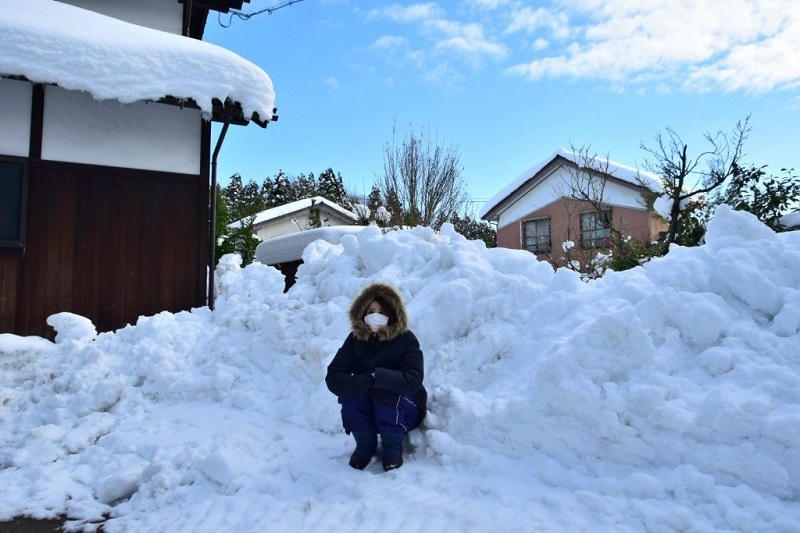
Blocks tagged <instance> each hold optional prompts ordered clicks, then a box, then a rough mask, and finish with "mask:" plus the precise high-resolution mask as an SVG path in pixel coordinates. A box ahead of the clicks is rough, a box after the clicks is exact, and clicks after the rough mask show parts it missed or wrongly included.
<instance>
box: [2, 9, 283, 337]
mask: <svg viewBox="0 0 800 533" xmlns="http://www.w3.org/2000/svg"><path fill="white" fill-rule="evenodd" d="M247 1H249V0H247ZM241 6H242V0H137V1H136V2H129V1H127V0H104V1H102V2H98V1H96V0H62V1H54V0H3V1H2V2H0V121H2V127H0V333H6V332H10V333H16V334H20V335H40V336H44V337H52V335H53V332H52V330H51V329H50V328H49V327H48V325H47V323H46V320H47V317H48V316H50V315H51V314H54V313H58V312H64V311H67V312H72V313H76V314H79V315H82V316H85V317H87V318H89V319H91V320H92V321H93V322H94V324H95V326H96V327H97V329H98V330H100V331H108V330H113V329H117V328H120V327H123V326H125V325H126V324H131V323H135V322H136V320H137V318H138V317H139V316H141V315H152V314H155V313H158V312H160V311H165V310H166V311H172V312H176V311H180V310H187V309H190V308H192V307H198V306H203V305H205V304H206V303H208V302H212V303H213V300H210V298H213V295H212V294H211V291H210V290H209V287H213V269H209V265H210V264H213V246H210V234H209V224H210V221H212V220H213V219H214V218H213V217H212V216H211V211H213V202H214V198H213V197H212V198H209V190H210V187H211V186H213V185H214V181H215V178H216V176H215V170H214V169H215V168H216V165H215V164H214V163H215V160H216V159H215V158H216V156H217V155H218V153H219V151H220V149H221V147H222V143H223V140H224V137H225V132H226V131H227V129H228V126H229V125H246V124H249V123H251V122H252V123H255V124H257V125H259V126H261V127H266V126H267V124H268V123H269V122H270V121H271V120H275V119H276V116H275V115H274V113H275V108H274V107H273V105H274V92H273V86H272V81H271V80H270V78H269V76H268V75H267V74H266V72H264V71H263V70H262V69H261V68H260V67H258V66H256V65H254V64H252V63H250V62H248V61H246V60H244V59H243V58H241V57H239V56H238V55H236V54H234V53H232V52H230V51H229V50H225V49H223V48H221V47H218V46H215V45H213V44H210V43H206V42H203V41H202V40H201V39H202V36H203V31H204V28H205V23H206V19H207V16H208V14H209V12H210V11H219V12H227V11H229V10H230V9H239V8H241ZM212 121H213V122H219V123H220V124H222V127H221V130H220V134H219V135H218V138H217V141H216V143H215V146H214V147H213V151H212V131H211V122H212ZM210 204H211V206H212V207H211V208H209V205H210ZM209 272H210V274H209Z"/></svg>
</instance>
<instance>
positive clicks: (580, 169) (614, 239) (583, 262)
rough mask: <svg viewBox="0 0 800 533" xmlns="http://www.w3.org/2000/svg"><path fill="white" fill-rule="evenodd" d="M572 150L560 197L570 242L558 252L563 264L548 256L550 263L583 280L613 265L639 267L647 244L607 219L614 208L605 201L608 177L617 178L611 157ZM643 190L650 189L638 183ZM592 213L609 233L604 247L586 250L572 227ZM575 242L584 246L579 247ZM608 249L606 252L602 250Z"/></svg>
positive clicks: (588, 150)
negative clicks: (579, 276) (566, 177)
mask: <svg viewBox="0 0 800 533" xmlns="http://www.w3.org/2000/svg"><path fill="white" fill-rule="evenodd" d="M570 150H571V151H572V153H573V154H574V156H573V160H572V162H573V164H574V165H572V166H570V165H567V166H565V167H564V168H565V170H566V172H567V174H568V179H567V181H565V182H564V183H563V185H562V189H561V197H562V198H564V199H565V200H567V201H565V202H564V206H565V207H564V208H565V210H566V217H567V228H568V232H567V240H566V242H565V243H562V244H561V246H560V247H559V250H560V251H561V252H563V256H562V257H561V258H560V259H561V261H555V258H553V257H549V258H548V259H549V260H550V262H551V263H553V264H554V265H558V263H564V264H565V266H566V267H567V268H569V269H571V270H576V271H578V272H580V273H581V274H582V275H583V276H584V277H587V278H593V277H599V276H602V275H603V273H604V272H605V269H606V268H607V267H609V266H610V265H614V267H615V269H624V268H630V267H632V266H636V265H638V264H640V263H641V260H642V259H643V257H644V255H647V254H643V248H645V247H646V243H643V242H639V241H637V240H636V239H634V238H633V237H631V236H630V235H628V234H627V229H628V228H626V227H625V224H624V222H623V221H621V220H617V221H614V222H612V219H611V218H610V217H609V216H608V213H609V210H610V209H611V206H610V204H609V203H608V202H607V199H606V186H607V184H608V178H609V177H612V178H613V177H614V172H615V170H614V168H613V167H612V165H611V162H610V158H609V157H608V156H606V157H605V159H603V158H601V157H598V155H597V154H595V153H593V152H591V147H589V146H581V147H580V148H576V147H575V146H574V145H572V144H570ZM639 184H640V185H641V186H642V187H643V189H642V191H643V195H644V194H645V193H646V191H647V190H649V187H648V186H647V185H646V184H645V183H644V182H643V180H639ZM641 203H642V205H643V206H644V207H646V205H647V202H646V201H645V198H642V202H641ZM586 213H592V214H593V215H594V217H593V221H594V223H596V224H597V226H598V227H597V229H598V230H603V232H604V233H606V232H607V233H608V236H607V237H605V238H604V241H605V246H603V247H601V248H600V249H598V248H594V247H592V248H589V249H584V247H583V246H581V245H582V244H584V243H581V236H580V235H578V236H573V235H572V228H573V226H574V225H575V224H576V223H575V221H576V220H578V221H579V220H580V217H581V216H582V215H585V214H586ZM575 241H578V242H579V243H581V245H578V246H576V245H575ZM603 250H605V251H603Z"/></svg>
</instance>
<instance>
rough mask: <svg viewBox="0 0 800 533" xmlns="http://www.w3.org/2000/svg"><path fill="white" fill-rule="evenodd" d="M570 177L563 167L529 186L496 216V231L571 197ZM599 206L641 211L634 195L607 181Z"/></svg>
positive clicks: (637, 199) (617, 184)
mask: <svg viewBox="0 0 800 533" xmlns="http://www.w3.org/2000/svg"><path fill="white" fill-rule="evenodd" d="M573 180H574V178H573V175H572V174H571V173H570V172H569V171H568V170H567V169H565V168H564V167H558V168H556V169H555V170H554V171H553V173H552V174H550V175H548V176H545V177H544V178H543V179H542V180H540V181H538V182H537V183H536V184H534V185H533V187H532V188H530V189H529V190H528V191H527V192H525V194H523V195H522V196H521V197H520V198H519V199H518V200H517V201H516V202H514V203H513V204H512V205H510V206H509V207H508V208H506V210H505V211H503V212H502V213H500V216H499V218H498V228H502V227H505V226H507V225H509V224H512V223H514V222H515V221H517V220H519V219H520V218H521V217H523V216H525V215H527V214H528V213H532V212H534V211H536V210H538V209H541V208H542V207H544V206H546V205H548V204H550V203H552V202H554V201H556V200H558V199H559V198H561V197H563V196H570V195H571V194H572V193H571V191H572V184H573ZM603 202H604V203H606V204H610V205H617V206H622V207H630V208H633V209H644V206H643V205H642V203H641V202H642V197H641V194H639V192H638V191H636V190H634V189H631V188H630V187H627V186H624V185H621V184H620V183H617V182H614V181H607V182H606V185H605V189H604V190H603Z"/></svg>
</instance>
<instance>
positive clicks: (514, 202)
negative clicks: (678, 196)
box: [480, 149, 666, 267]
mask: <svg viewBox="0 0 800 533" xmlns="http://www.w3.org/2000/svg"><path fill="white" fill-rule="evenodd" d="M585 159H586V158H582V157H581V156H580V155H578V154H575V153H573V152H570V151H567V150H563V149H562V150H557V151H556V152H555V153H553V155H552V156H551V157H549V158H547V159H545V160H544V161H542V162H540V163H539V164H537V165H535V166H533V167H531V168H530V169H528V170H527V171H525V172H524V173H523V174H521V175H520V176H519V177H518V178H517V179H515V180H514V181H512V182H511V183H510V184H509V185H507V186H506V187H505V188H504V189H503V190H501V191H500V192H499V193H497V194H496V195H495V196H494V197H493V198H491V199H490V200H489V201H488V202H487V203H486V205H484V207H483V209H482V210H481V212H480V217H481V218H482V219H483V220H487V221H492V222H496V223H497V246H499V247H504V248H513V249H519V250H528V251H529V252H531V253H534V254H536V257H537V258H538V259H540V260H544V261H549V262H550V263H551V264H552V265H553V266H555V267H558V266H564V265H565V264H566V262H567V261H572V260H578V261H586V260H588V259H591V258H592V257H595V256H596V255H597V253H598V252H600V251H601V250H604V249H607V248H608V245H609V237H610V236H611V230H610V229H609V228H610V227H613V228H615V229H617V230H619V231H620V232H622V233H623V234H624V235H626V236H631V237H633V238H635V239H637V240H639V241H641V242H648V241H651V240H654V239H656V238H657V237H658V236H659V233H660V232H662V231H664V230H666V223H665V222H664V221H663V220H661V219H660V218H658V216H657V215H655V214H654V213H653V212H651V211H648V210H647V209H646V207H645V200H644V197H643V194H644V193H647V192H654V191H660V190H661V188H660V183H659V181H658V178H657V177H656V176H654V175H652V174H648V173H645V172H640V171H637V170H635V169H633V168H631V167H627V166H625V165H621V164H619V163H613V162H611V161H607V160H600V159H596V158H592V159H591V161H586V160H585ZM587 198H589V199H587ZM598 206H601V209H598ZM601 217H602V218H601Z"/></svg>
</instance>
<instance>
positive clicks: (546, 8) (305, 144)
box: [204, 0, 800, 212]
mask: <svg viewBox="0 0 800 533" xmlns="http://www.w3.org/2000/svg"><path fill="white" fill-rule="evenodd" d="M280 3H282V2H279V1H277V0H276V1H261V0H253V1H252V2H251V3H250V4H245V5H244V7H243V12H245V13H251V12H254V11H258V10H260V9H263V8H266V7H270V6H275V5H277V4H280ZM221 20H222V21H223V22H224V23H225V24H228V23H229V22H230V23H231V25H230V27H228V28H223V27H222V26H220V25H219V24H218V23H217V17H216V15H215V14H212V15H211V16H210V17H209V21H208V24H207V26H206V34H205V37H204V39H205V40H206V41H209V42H212V43H215V44H218V45H221V46H223V47H225V48H228V49H230V50H232V51H234V52H236V53H237V54H239V55H241V56H242V57H244V58H246V59H248V60H250V61H252V62H253V63H255V64H257V65H258V66H260V67H261V68H263V69H264V70H265V71H266V72H267V73H268V74H269V75H270V77H271V78H272V81H273V83H274V87H275V93H276V106H277V108H278V114H279V117H280V118H279V121H278V122H276V123H272V124H270V126H269V127H268V128H267V129H266V130H262V129H261V128H258V127H257V126H255V125H250V126H248V127H244V128H243V127H235V128H233V127H232V128H230V129H229V131H228V135H227V137H226V139H225V142H224V145H223V147H222V151H221V153H220V156H219V163H218V165H219V166H218V176H219V179H220V182H221V183H222V184H223V185H224V184H226V183H227V179H228V177H229V176H230V175H231V174H233V173H236V172H238V173H240V174H241V175H242V176H243V178H244V179H245V180H250V179H252V180H254V181H256V182H258V183H261V182H263V180H264V178H265V177H267V176H274V175H275V174H276V173H277V172H278V170H283V171H284V172H285V173H286V174H288V175H290V176H291V175H296V174H299V173H306V174H307V173H309V172H314V173H315V174H316V175H319V173H320V172H322V171H323V170H325V169H326V168H328V167H331V168H333V169H334V170H335V171H337V172H339V173H341V175H342V177H343V179H344V183H345V186H346V187H347V189H348V191H350V192H353V193H356V194H366V193H368V192H369V190H370V188H371V186H372V183H373V182H374V181H375V180H376V179H377V178H378V177H379V176H380V175H381V173H382V171H383V159H384V146H385V145H386V143H387V142H390V141H391V137H392V130H393V128H394V127H396V128H397V135H398V136H399V137H401V138H402V136H404V135H406V134H407V133H408V131H409V128H413V129H414V131H416V132H427V133H428V134H430V135H431V136H432V137H434V138H435V139H437V142H439V143H440V144H442V145H445V146H453V147H456V148H457V149H458V150H459V152H460V155H461V157H460V160H461V164H462V166H463V175H464V179H465V181H466V184H467V192H468V193H469V194H470V195H471V197H472V198H473V200H474V208H475V209H474V210H475V212H477V210H478V209H480V207H481V206H482V204H483V202H484V201H485V200H487V199H489V198H490V197H492V196H493V195H495V194H496V193H497V192H498V191H500V190H501V189H502V188H503V187H504V186H505V185H506V184H508V183H509V182H511V181H512V180H514V179H516V178H517V177H518V176H519V175H520V174H521V173H522V172H524V171H525V170H526V169H528V168H529V167H531V166H533V165H534V164H536V163H538V162H539V161H541V160H542V159H545V158H547V157H549V156H550V155H551V154H552V153H553V152H554V151H555V150H556V149H558V148H561V147H564V148H569V147H570V146H575V147H589V149H590V151H591V152H593V153H597V154H598V155H602V156H608V157H609V158H610V159H611V160H613V161H616V162H619V163H623V164H627V165H631V166H638V167H640V168H641V167H642V166H643V165H644V163H645V160H646V159H647V158H648V157H649V156H648V154H647V153H646V152H645V151H644V150H642V149H641V144H642V143H643V142H644V143H645V144H646V145H648V146H654V145H655V143H654V137H655V135H656V134H658V133H659V132H664V131H665V128H667V127H671V128H672V129H674V130H675V131H676V132H677V133H679V134H680V135H681V137H682V138H683V140H684V141H685V142H686V144H688V146H689V153H690V154H699V153H700V152H701V151H702V150H705V149H706V148H708V144H707V143H706V141H705V140H704V137H703V135H704V133H706V132H710V133H714V132H716V131H718V130H723V131H730V130H731V129H732V128H733V127H734V126H735V124H736V122H737V121H739V120H743V119H744V118H745V117H747V116H748V115H751V120H750V123H751V126H752V132H751V133H750V137H749V139H748V140H747V142H746V144H745V153H746V158H745V161H746V162H748V163H752V164H755V165H758V166H760V165H769V166H768V170H769V171H773V172H774V173H778V171H779V169H780V168H782V167H793V168H796V169H798V170H800V155H798V154H799V152H798V147H800V53H799V52H798V51H799V50H800V5H798V4H797V2H796V0H774V1H772V2H769V3H768V2H762V1H759V0H679V1H676V0H644V1H638V0H637V1H631V0H602V1H601V0H553V1H540V2H534V1H521V0H461V1H439V2H424V3H423V2H384V1H379V0H376V1H372V0H370V1H348V0H303V1H301V2H299V3H296V4H294V5H291V6H288V7H285V8H283V9H280V10H278V11H275V12H274V13H273V14H272V15H269V14H267V13H263V14H261V15H257V16H253V17H252V18H250V19H249V20H246V21H245V20H240V19H239V18H236V17H233V19H232V20H231V19H229V17H227V16H223V17H222V19H221ZM218 132H219V127H218V126H215V128H214V133H215V136H214V141H216V135H217V133H218Z"/></svg>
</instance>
